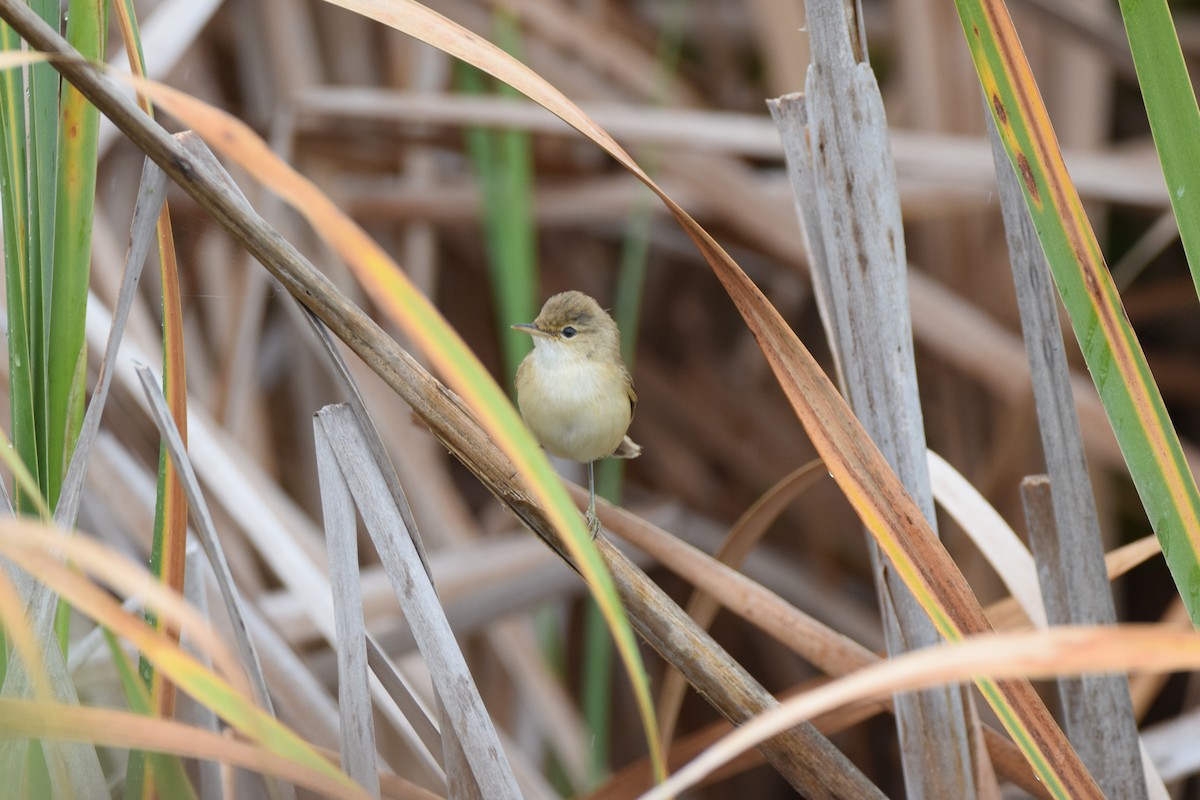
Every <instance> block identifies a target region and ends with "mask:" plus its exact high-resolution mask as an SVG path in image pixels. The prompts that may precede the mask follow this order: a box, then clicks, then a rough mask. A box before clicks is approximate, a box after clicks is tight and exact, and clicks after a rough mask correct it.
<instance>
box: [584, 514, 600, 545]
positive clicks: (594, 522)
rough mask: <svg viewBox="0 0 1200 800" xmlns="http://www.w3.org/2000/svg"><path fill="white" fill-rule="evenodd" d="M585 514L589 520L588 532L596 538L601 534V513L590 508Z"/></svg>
mask: <svg viewBox="0 0 1200 800" xmlns="http://www.w3.org/2000/svg"><path fill="white" fill-rule="evenodd" d="M583 516H584V519H586V520H587V526H588V532H589V533H590V534H592V538H593V539H595V538H596V537H597V536H598V535H599V534H600V527H601V526H600V515H599V514H597V513H596V509H594V508H589V509H588V510H587V513H585V514H584V515H583Z"/></svg>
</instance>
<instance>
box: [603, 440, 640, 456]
mask: <svg viewBox="0 0 1200 800" xmlns="http://www.w3.org/2000/svg"><path fill="white" fill-rule="evenodd" d="M641 454H642V446H641V445H640V444H638V443H637V442H635V441H634V440H633V439H630V438H629V437H628V436H626V437H625V438H624V439H622V440H621V443H620V444H619V445H617V449H616V450H615V451H613V454H612V455H611V456H609V458H637V457H638V456H640V455H641Z"/></svg>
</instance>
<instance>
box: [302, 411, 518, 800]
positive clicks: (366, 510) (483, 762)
mask: <svg viewBox="0 0 1200 800" xmlns="http://www.w3.org/2000/svg"><path fill="white" fill-rule="evenodd" d="M314 426H319V427H320V429H321V434H322V435H323V437H325V439H326V440H327V441H326V444H327V445H328V448H329V452H330V453H332V455H333V456H334V458H335V460H336V463H337V467H338V469H339V471H340V473H341V476H342V478H343V480H344V481H345V482H346V484H347V486H348V487H349V490H350V493H351V495H352V496H353V500H354V505H355V506H356V507H357V508H358V512H359V514H360V515H361V516H362V518H363V523H364V525H365V526H366V529H367V533H368V534H369V535H370V537H371V541H372V542H373V543H374V545H375V550H376V552H378V554H379V560H380V563H381V564H382V565H383V568H384V571H385V572H387V575H388V578H389V580H390V581H391V583H392V588H393V590H394V591H395V592H396V598H397V600H399V602H400V607H401V608H402V609H403V610H404V616H405V619H406V620H407V621H408V625H409V627H410V628H411V629H412V631H413V634H414V635H415V637H416V640H417V646H418V647H419V648H420V650H421V655H422V657H423V658H424V659H425V663H426V665H428V667H429V673H430V678H431V679H432V681H433V686H434V689H435V690H436V692H437V695H438V697H439V699H440V701H441V702H442V703H443V704H444V705H445V706H446V709H447V710H448V712H449V713H448V714H445V715H443V719H444V720H445V721H446V722H447V723H448V724H449V725H451V726H452V727H453V728H454V732H455V733H456V734H457V741H458V742H459V743H461V745H462V748H463V752H464V753H465V754H466V757H467V760H468V761H469V763H470V767H471V769H470V773H471V775H473V776H474V777H475V778H476V779H477V780H478V782H479V786H480V789H481V791H482V792H483V796H485V797H495V798H506V797H512V798H519V797H520V796H521V791H520V789H519V788H518V786H517V781H516V777H515V776H514V775H513V773H512V767H511V766H510V765H509V763H508V760H507V759H506V758H505V756H504V749H503V748H502V747H501V745H500V740H499V738H498V737H497V735H496V730H495V727H494V726H493V725H492V721H491V719H490V717H488V714H487V709H486V708H485V707H484V705H483V699H482V698H481V697H480V695H479V690H478V688H477V687H476V685H475V682H474V680H473V679H472V678H471V673H470V670H469V669H468V668H467V662H466V659H465V658H463V655H462V651H461V650H460V649H459V647H458V643H457V642H456V641H455V638H454V632H453V630H451V628H450V623H449V621H448V620H447V619H446V616H445V612H444V611H443V610H442V607H441V604H440V603H439V602H438V598H437V593H436V592H435V591H434V589H433V582H432V581H431V580H430V579H429V575H428V573H427V572H426V571H425V564H424V562H423V561H422V560H421V557H420V555H419V554H418V553H417V549H416V547H415V546H414V544H413V539H412V537H411V536H410V535H409V533H408V531H406V530H404V521H403V519H402V517H401V515H400V511H399V509H398V508H397V507H396V504H395V501H394V499H393V496H392V493H391V489H390V487H389V486H388V484H387V481H386V480H385V479H384V477H383V474H382V470H381V469H380V467H379V465H378V463H377V462H376V461H375V457H374V454H373V453H372V452H371V447H370V446H369V444H368V443H367V439H366V436H365V434H364V433H363V431H362V429H361V428H360V427H359V422H358V419H357V418H356V416H355V414H354V412H353V411H352V410H351V409H350V407H349V406H347V405H345V404H342V405H337V406H326V407H325V408H323V409H321V410H320V411H319V412H317V416H316V419H315V421H314ZM443 740H444V742H447V743H449V742H450V739H449V738H448V737H443ZM450 760H451V759H450V758H449V757H447V762H449V761H450ZM450 777H451V776H450V775H449V774H447V778H450ZM451 783H452V785H453V781H452V782H451Z"/></svg>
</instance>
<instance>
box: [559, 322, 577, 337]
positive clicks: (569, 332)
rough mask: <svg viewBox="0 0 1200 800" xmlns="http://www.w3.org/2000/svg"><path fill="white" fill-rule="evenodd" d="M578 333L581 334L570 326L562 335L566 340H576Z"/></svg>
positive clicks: (563, 330)
mask: <svg viewBox="0 0 1200 800" xmlns="http://www.w3.org/2000/svg"><path fill="white" fill-rule="evenodd" d="M577 333H579V331H577V330H575V329H574V328H572V327H571V326H570V325H568V326H567V327H565V328H563V329H562V335H563V338H564V339H571V338H574V336H575V334H577Z"/></svg>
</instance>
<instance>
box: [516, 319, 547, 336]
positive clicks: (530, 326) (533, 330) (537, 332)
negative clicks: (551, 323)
mask: <svg viewBox="0 0 1200 800" xmlns="http://www.w3.org/2000/svg"><path fill="white" fill-rule="evenodd" d="M512 329H513V330H514V331H521V332H522V333H528V334H529V335H531V336H543V337H548V336H549V335H550V334H548V333H546V332H545V331H544V330H542V329H541V328H539V327H538V326H537V324H536V323H533V322H518V323H517V324H516V325H513V326H512Z"/></svg>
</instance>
